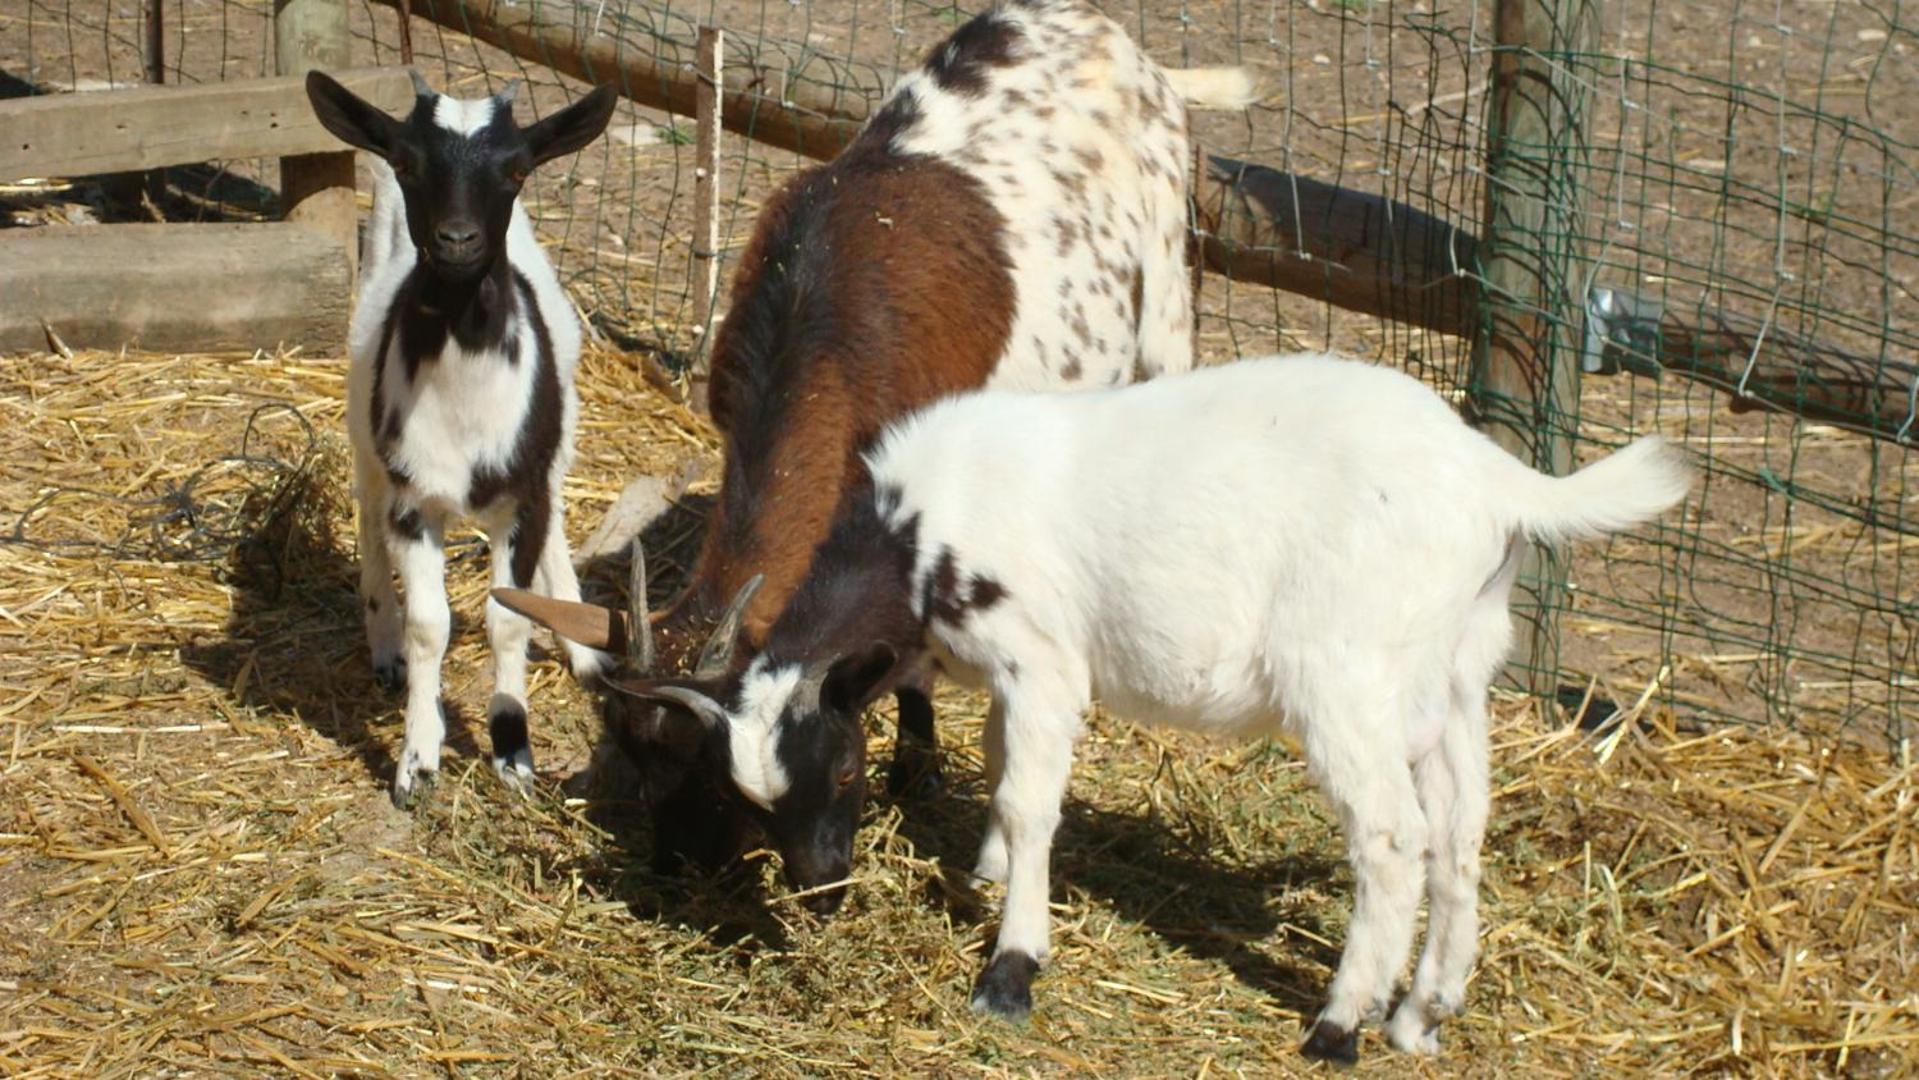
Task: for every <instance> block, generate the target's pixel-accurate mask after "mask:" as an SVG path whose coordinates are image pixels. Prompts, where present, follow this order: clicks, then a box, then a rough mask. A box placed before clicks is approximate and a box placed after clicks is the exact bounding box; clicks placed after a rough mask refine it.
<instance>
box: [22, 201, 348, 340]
mask: <svg viewBox="0 0 1919 1080" xmlns="http://www.w3.org/2000/svg"><path fill="white" fill-rule="evenodd" d="M348 308H349V298H348V293H347V287H346V252H345V251H344V250H342V249H341V248H340V246H339V245H338V244H337V243H336V242H334V241H333V240H331V239H329V238H328V237H325V236H323V235H321V234H319V233H317V232H315V231H313V230H311V229H308V228H305V227H303V226H299V225H292V224H287V223H284V222H269V223H265V224H238V225H234V224H213V225H205V224H198V225H73V226H47V227H45V228H36V229H6V230H0V352H5V351H22V350H40V349H44V348H46V345H47V337H46V330H45V326H44V325H43V323H44V324H46V325H51V326H52V327H53V328H54V329H55V330H57V331H58V332H59V334H60V337H61V339H62V340H64V341H65V342H66V343H67V344H68V345H72V346H75V347H81V346H84V347H88V348H100V349H117V348H119V347H120V346H122V345H127V344H135V343H137V344H139V345H141V346H143V347H146V348H150V349H157V350H169V349H179V350H194V351H208V350H213V349H236V348H237V349H252V348H272V347H274V346H275V345H280V344H287V345H300V346H304V347H307V348H310V349H319V350H324V351H327V352H337V351H338V350H339V349H340V347H341V346H342V344H343V343H344V342H345V339H346V325H347V313H348Z"/></svg>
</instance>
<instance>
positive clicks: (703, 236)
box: [692, 26, 725, 412]
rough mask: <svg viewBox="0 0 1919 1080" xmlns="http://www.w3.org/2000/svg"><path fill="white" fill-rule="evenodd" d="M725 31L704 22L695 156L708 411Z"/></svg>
mask: <svg viewBox="0 0 1919 1080" xmlns="http://www.w3.org/2000/svg"><path fill="white" fill-rule="evenodd" d="M724 47H725V35H724V34H723V33H722V32H721V31H720V29H719V27H716V26H702V27H700V38H699V46H698V51H699V68H698V74H699V79H700V85H699V93H698V95H697V101H696V102H695V111H696V115H695V117H694V124H695V135H696V138H695V146H694V155H693V260H694V262H693V274H694V286H695V289H696V292H697V295H695V297H694V303H695V304H696V305H697V307H696V310H697V311H698V312H699V320H700V322H699V326H700V340H699V351H698V352H697V353H696V354H695V356H694V360H693V376H692V383H693V403H694V408H696V409H698V410H699V411H701V412H705V411H706V384H707V365H708V364H709V363H710V362H711V360H712V357H713V350H712V337H713V313H714V311H715V310H717V308H718V306H719V296H720V113H721V110H722V108H723V106H722V104H721V101H720V79H721V76H722V56H723V50H724Z"/></svg>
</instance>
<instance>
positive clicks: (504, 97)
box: [493, 79, 520, 105]
mask: <svg viewBox="0 0 1919 1080" xmlns="http://www.w3.org/2000/svg"><path fill="white" fill-rule="evenodd" d="M519 92H520V80H518V79H508V80H507V81H506V85H505V86H502V87H500V92H499V93H497V94H494V95H493V97H494V98H495V99H496V100H498V101H499V103H500V104H502V105H511V104H513V98H514V96H515V95H517V94H519Z"/></svg>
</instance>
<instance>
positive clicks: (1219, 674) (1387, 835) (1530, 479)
mask: <svg viewBox="0 0 1919 1080" xmlns="http://www.w3.org/2000/svg"><path fill="white" fill-rule="evenodd" d="M869 462H870V465H871V468H872V474H873V481H874V494H872V495H870V496H869V497H867V498H865V499H864V500H860V501H857V502H855V503H853V504H852V505H850V506H849V507H848V508H847V509H846V510H845V511H844V512H843V513H842V515H841V517H840V519H839V520H838V522H837V523H836V526H835V530H834V533H833V535H832V538H831V539H830V540H829V541H828V542H827V544H826V545H825V546H824V547H823V548H822V549H821V551H820V553H819V555H818V557H817V558H816V559H815V560H814V562H813V565H812V570H811V573H810V574H809V576H808V578H807V580H806V581H805V583H803V584H802V585H801V587H800V590H799V593H798V595H797V596H796V597H795V598H794V601H793V603H792V604H791V605H790V606H789V607H788V608H787V610H786V612H785V614H784V615H783V616H782V617H781V620H780V622H779V623H778V624H777V625H776V626H775V627H774V629H773V631H772V633H771V635H770V637H769V639H768V641H767V644H766V648H765V650H764V651H763V652H762V653H761V654H760V655H759V656H758V657H757V658H756V659H755V660H754V661H753V663H752V664H751V665H750V666H749V667H747V668H746V670H745V671H744V672H742V673H741V674H739V675H737V676H734V677H733V678H731V679H728V680H725V681H719V682H714V681H708V682H699V681H688V680H655V681H642V682H637V683H632V684H628V685H625V686H624V689H625V690H626V691H627V692H629V693H634V694H638V695H642V696H645V697H650V698H656V699H660V700H664V701H670V702H674V703H676V704H677V705H679V706H680V707H682V708H685V709H687V710H689V711H691V712H692V713H693V714H695V715H697V716H699V717H700V718H701V719H703V720H704V721H705V723H706V724H707V725H708V726H709V728H710V729H711V730H712V731H713V732H714V736H713V744H714V751H715V753H716V754H717V755H718V756H719V757H720V758H721V759H722V760H724V761H725V762H726V763H727V765H728V768H729V769H730V773H731V776H732V779H733V782H734V783H735V784H736V785H738V787H739V788H740V790H741V791H742V792H743V793H745V794H746V795H747V796H748V797H749V798H751V799H753V800H754V801H755V802H758V803H760V804H762V805H770V804H773V803H775V802H778V801H780V800H781V799H782V798H783V797H784V796H785V795H786V794H787V793H788V792H790V791H801V790H811V789H816V788H822V787H826V786H829V785H831V784H833V783H834V782H835V777H834V774H833V772H832V770H833V768H834V767H835V766H836V764H837V763H835V762H831V761H821V760H818V758H817V755H814V754H812V753H811V752H810V748H811V747H814V746H817V745H819V743H820V741H821V740H820V738H819V736H818V732H819V730H820V729H822V728H824V727H836V726H843V725H846V724H849V723H854V722H856V721H855V719H854V718H856V717H857V716H858V713H859V709H860V708H861V707H862V706H863V705H864V704H865V703H866V702H867V701H869V700H871V699H872V698H873V697H874V696H875V695H877V694H879V693H882V692H884V691H885V689H886V688H887V687H888V685H889V683H890V680H892V679H894V678H897V677H898V673H899V672H901V671H903V670H908V669H910V667H911V665H912V663H913V662H914V660H915V659H916V658H917V657H919V656H920V655H922V654H923V652H930V654H931V655H932V657H933V658H934V659H935V660H937V661H938V663H939V664H940V666H941V668H942V669H943V670H944V671H946V672H947V673H949V674H952V675H954V676H956V677H958V678H960V679H961V680H962V681H965V682H970V683H972V684H974V685H978V686H982V687H985V688H986V689H988V690H990V691H991V693H992V699H993V706H992V712H991V717H990V719H989V720H988V723H987V728H986V734H985V758H986V774H987V783H988V786H989V787H990V788H991V790H992V804H991V810H990V816H989V819H988V820H989V825H988V828H987V835H986V839H985V843H984V844H983V846H982V848H981V851H980V860H979V869H978V873H979V875H980V876H981V877H982V878H986V879H991V880H1004V881H1005V883H1006V906H1005V915H1004V919H1003V921H1002V923H1001V926H1000V931H999V940H998V945H997V947H996V949H995V950H994V954H993V957H992V960H991V962H990V963H989V964H988V966H987V967H986V969H985V971H984V972H983V973H982V974H981V975H980V977H979V980H978V982H977V984H976V986H975V989H974V994H973V1004H974V1007H975V1008H977V1009H980V1010H984V1011H988V1012H992V1013H998V1014H1002V1015H1008V1016H1023V1015H1024V1014H1025V1013H1026V1011H1027V1010H1028V1009H1030V1008H1031V1002H1032V998H1031V981H1032V978H1033V975H1034V973H1035V972H1036V971H1037V970H1038V967H1039V964H1040V962H1041V961H1042V960H1044V959H1045V957H1046V954H1047V940H1048V918H1047V907H1046V904H1047V891H1048V880H1047V863H1048V853H1049V849H1050V845H1051V843H1052V836H1053V830H1054V827H1055V825H1056V824H1057V823H1058V821H1059V814H1060V801H1061V799H1062V798H1063V797H1064V795H1065V793H1066V784H1067V773H1068V771H1069V769H1070V767H1071V764H1072V759H1073V745H1074V742H1075V740H1076V739H1077V737H1078V735H1079V732H1080V730H1081V715H1082V713H1084V711H1085V710H1086V708H1087V706H1088V704H1089V703H1090V702H1091V701H1092V700H1093V699H1095V698H1097V699H1099V700H1100V701H1102V702H1104V703H1105V704H1106V705H1107V706H1109V707H1111V708H1112V709H1114V710H1115V711H1116V712H1118V713H1121V714H1123V715H1127V716H1131V717H1133V718H1135V719H1138V720H1141V721H1147V722H1157V723H1164V724H1172V725H1177V726H1181V727H1187V728H1191V729H1194V730H1198V731H1203V732H1212V733H1219V734H1226V735H1237V736H1258V735H1266V734H1276V733H1281V732H1284V733H1289V734H1291V735H1292V736H1293V737H1295V738H1296V739H1297V740H1298V742H1299V743H1300V744H1301V745H1302V746H1303V748H1304V753H1305V757H1306V763H1307V766H1308V769H1309V772H1310V774H1311V775H1312V776H1313V777H1314V779H1315V780H1316V782H1317V783H1318V784H1319V786H1320V788H1321V790H1322V791H1323V792H1324V794H1325V795H1326V796H1327V798H1328V799H1329V800H1330V802H1331V803H1332V805H1333V807H1334V809H1335V810H1336V811H1337V813H1338V816H1339V819H1340V822H1341V824H1342V825H1343V827H1344V829H1345V833H1346V837H1347V846H1348V854H1349V857H1350V858H1351V860H1352V863H1353V867H1354V871H1355V874H1356V876H1357V879H1358V887H1357V900H1356V906H1355V912H1354V916H1353V920H1352V928H1351V931H1350V936H1349V939H1348V941H1347V945H1346V950H1345V954H1344V956H1343V957H1342V958H1341V961H1340V966H1339V971H1338V974H1337V976H1336V977H1335V978H1334V980H1333V984H1332V988H1331V993H1330V997H1329V1002H1328V1004H1327V1006H1326V1008H1325V1010H1324V1011H1323V1012H1322V1013H1321V1014H1320V1016H1319V1019H1318V1022H1317V1023H1316V1024H1315V1026H1314V1028H1313V1030H1312V1033H1311V1036H1310V1038H1309V1039H1308V1040H1307V1042H1306V1045H1305V1050H1306V1051H1307V1052H1308V1053H1311V1054H1314V1055H1317V1056H1323V1057H1333V1058H1344V1059H1351V1058H1352V1057H1353V1056H1354V1055H1355V1053H1356V1042H1355V1039H1356V1031H1357V1028H1358V1025H1359V1023H1360V1021H1361V1019H1362V1018H1363V1017H1368V1016H1373V1015H1375V1014H1377V1013H1379V1012H1380V1011H1381V1010H1383V1009H1384V1007H1385V1005H1386V1002H1387V997H1388V995H1389V994H1390V993H1391V991H1392V989H1393V982H1394V979H1395V977H1396V976H1397V974H1398V973H1399V970H1400V967H1401V965H1402V964H1403V963H1404V961H1405V957H1406V953H1407V950H1408V948H1409V947H1410V945H1411V943H1412V937H1413V927H1414V916H1415V914H1416V911H1417V909H1418V906H1419V899H1420V892H1421V884H1422V879H1423V881H1424V886H1425V893H1426V896H1427V897H1428V899H1429V900H1430V904H1431V919H1430V925H1429V928H1428V933H1427V937H1426V945H1425V951H1424V953H1423V954H1422V955H1421V957H1420V960H1419V964H1418V967H1417V969H1416V971H1415V973H1414V976H1413V982H1412V988H1411V990H1410V992H1409V993H1408V994H1407V995H1406V997H1405V999H1404V1000H1403V1001H1402V1002H1401V1003H1400V1005H1399V1007H1398V1009H1397V1011H1396V1012H1395V1013H1394V1014H1393V1017H1392V1021H1391V1023H1390V1025H1389V1026H1388V1028H1387V1033H1388V1035H1389V1036H1390V1038H1391V1040H1392V1042H1393V1044H1394V1045H1395V1046H1397V1047H1399V1048H1401V1049H1404V1050H1412V1051H1420V1052H1427V1053H1431V1052H1435V1051H1436V1050H1437V1048H1438V1042H1437V1039H1436V1037H1435V1031H1436V1027H1437V1025H1438V1023H1439V1021H1440V1020H1441V1019H1442V1018H1444V1017H1446V1016H1448V1015H1451V1014H1452V1013H1455V1012H1457V1011H1458V1010H1459V1009H1460V1008H1461V1006H1462V1004H1463V1002H1464V997H1465V986H1466V976H1467V971H1468V969H1469V968H1470V966H1471V964H1472V961H1473V957H1474V954H1475V951H1476V948H1477V921H1476V920H1477V912H1476V907H1477V890H1478V883H1479V852H1480V843H1481V838H1482V835H1483V833H1484V830H1485V825H1486V817H1487V810H1488V799H1489V795H1488V778H1487V734H1486V690H1487V686H1488V684H1489V683H1490V681H1491V679H1492V676H1493V674H1494V672H1495V671H1496V669H1497V668H1498V667H1499V665H1500V663H1501V661H1502V658H1503V657H1504V656H1505V655H1506V652H1507V647H1508V644H1509V642H1510V639H1511V618H1510V615H1509V613H1508V611H1507V597H1508V594H1509V592H1510V590H1511V588H1512V584H1513V580H1514V578H1515V577H1516V575H1517V573H1518V567H1519V563H1520V554H1521V552H1522V550H1523V548H1524V545H1525V543H1526V542H1527V540H1528V539H1531V540H1536V541H1541V542H1558V541H1567V540H1573V539H1579V538H1583V537H1593V536H1599V535H1603V534H1606V533H1610V532H1613V531H1615V530H1618V529H1622V528H1625V527H1627V526H1630V525H1633V524H1635V523H1638V522H1643V521H1646V520H1649V519H1651V518H1652V517H1654V516H1655V515H1657V514H1659V513H1661V512H1662V511H1664V510H1666V509H1667V508H1669V507H1671V506H1672V505H1673V504H1675V503H1676V502H1678V501H1679V500H1680V499H1681V498H1683V497H1684V495H1685V493H1686V490H1687V487H1688V485H1689V483H1690V470H1689V468H1688V467H1687V465H1686V463H1685V462H1684V461H1683V459H1682V458H1681V457H1680V455H1679V454H1678V452H1677V451H1676V450H1675V449H1673V448H1672V447H1670V446H1669V445H1668V444H1666V443H1664V442H1662V441H1660V440H1658V439H1657V438H1648V439H1644V440H1641V441H1639V442H1637V443H1634V444H1633V445H1631V446H1629V447H1627V448H1626V449H1624V450H1621V451H1620V452H1618V453H1616V454H1614V455H1612V456H1610V457H1608V458H1606V459H1604V460H1602V461H1599V462H1597V463H1595V464H1593V465H1590V466H1588V467H1587V468H1585V469H1582V470H1581V471H1579V472H1578V473H1576V474H1574V475H1572V476H1568V477H1564V478H1552V477H1548V476H1544V475H1542V474H1540V473H1538V472H1535V471H1534V470H1532V469H1530V468H1528V467H1526V466H1525V465H1523V464H1521V463H1520V462H1519V461H1518V460H1517V459H1515V458H1514V457H1512V456H1511V455H1510V454H1508V453H1506V452H1505V451H1504V450H1502V449H1500V448H1499V447H1498V446H1497V445H1495V444H1494V443H1493V442H1492V441H1491V440H1489V439H1487V438H1486V437H1485V436H1483V435H1481V434H1479V433H1477V432H1474V431H1473V430H1471V429H1470V428H1468V427H1467V426H1466V425H1465V424H1464V423H1463V422H1462V421H1461V420H1460V419H1459V417H1458V416H1456V415H1455V414H1454V413H1453V411H1452V410H1451V409H1450V408H1449V407H1448V406H1447V405H1446V403H1445V402H1444V401H1443V400H1442V399H1441V398H1440V397H1439V396H1438V395H1437V394H1435V393H1433V392H1432V391H1431V390H1430V389H1428V388H1427V387H1426V386H1424V385H1423V384H1421V383H1419V382H1418V381H1416V380H1414V379H1412V378H1410V377H1408V376H1406V375H1403V374H1400V373H1398V372H1395V371H1392V370H1389V369H1386V368H1380V367H1373V366H1370V365H1366V364H1361V363H1356V362H1351V361H1341V360H1335V359H1332V358H1329V357H1325V356H1319V355H1305V356H1294V357H1280V358H1273V359H1267V360H1252V361H1246V362H1243V363H1237V364H1229V365H1225V366H1222V367H1214V368H1204V369H1200V370H1198V371H1194V372H1192V373H1190V374H1186V375H1177V376H1168V377H1166V378H1163V379H1159V380H1155V381H1153V382H1147V383H1142V384H1140V385H1137V386H1131V387H1126V388H1122V389H1115V390H1108V391H1096V392H1093V393H1089V394H1066V395H1044V394H1019V393H1012V392H1004V391H992V390H989V391H984V392H981V393H977V394H972V395H966V396H961V397H956V398H949V399H947V400H946V401H943V402H941V403H939V404H937V405H934V406H932V407H931V408H929V409H927V410H925V411H924V412H922V413H920V414H918V415H917V416H916V417H914V418H913V419H910V420H908V421H906V422H904V423H902V424H900V425H898V426H897V427H895V428H894V429H893V430H892V431H891V432H890V433H889V434H888V435H887V436H885V437H884V438H883V439H882V440H881V442H880V444H879V445H878V447H877V448H876V449H875V450H874V451H873V452H872V453H871V454H870V456H869ZM804 824H805V823H803V822H801V823H793V827H795V828H802V827H804ZM1422 864H1423V868H1422Z"/></svg>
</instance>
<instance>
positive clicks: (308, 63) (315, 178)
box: [273, 0, 360, 338]
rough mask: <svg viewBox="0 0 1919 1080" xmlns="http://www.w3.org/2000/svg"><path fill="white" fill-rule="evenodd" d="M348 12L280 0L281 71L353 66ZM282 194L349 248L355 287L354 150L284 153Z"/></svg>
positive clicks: (298, 218) (337, 6)
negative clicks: (321, 152)
mask: <svg viewBox="0 0 1919 1080" xmlns="http://www.w3.org/2000/svg"><path fill="white" fill-rule="evenodd" d="M346 14H347V11H346V0H274V4H273V46H274V59H275V61H276V64H277V68H278V71H279V73H280V74H282V75H300V74H304V73H305V72H307V71H308V70H310V69H312V68H327V69H330V70H334V71H338V70H340V69H342V68H345V67H347V61H348V54H349V51H350V50H349V47H348V41H349V39H348V37H347V20H346ZM280 200H281V205H282V206H283V207H284V208H285V211H286V219H287V220H288V221H292V222H297V223H299V224H301V225H305V226H307V227H308V228H312V229H317V230H319V231H321V232H324V233H326V234H327V235H329V236H332V237H334V238H335V239H336V240H337V241H338V242H339V243H340V244H341V245H342V246H344V247H345V248H346V257H347V289H348V291H349V292H351V291H352V289H353V288H354V285H355V282H356V281H357V279H358V275H359V268H360V244H359V232H358V220H359V213H358V208H357V207H356V206H355V205H354V201H353V151H351V150H342V151H341V152H338V153H324V154H298V155H295V156H292V157H283V158H281V159H280ZM343 329H344V328H343ZM342 337H343V338H344V334H343V335H342Z"/></svg>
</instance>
